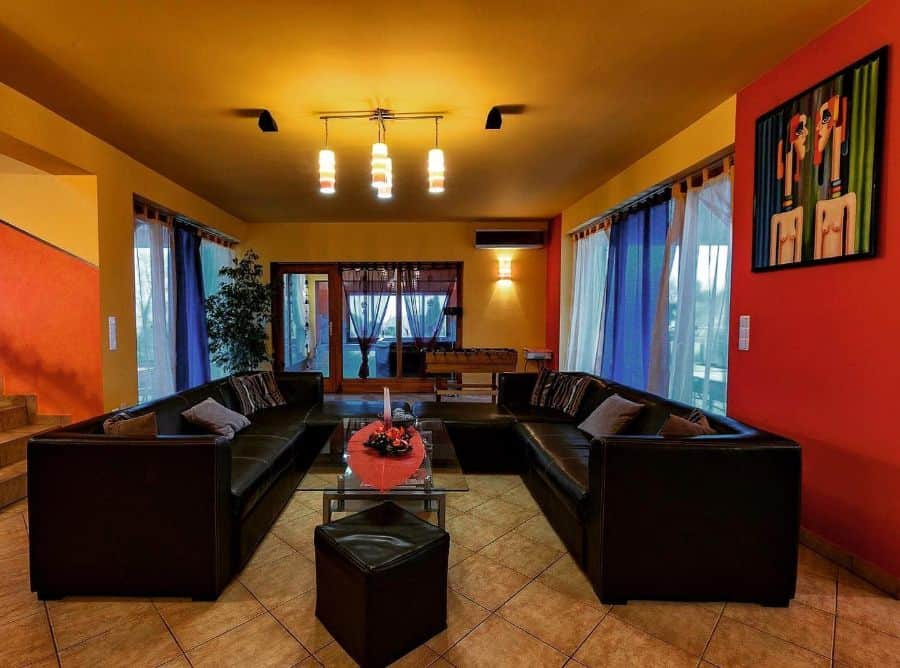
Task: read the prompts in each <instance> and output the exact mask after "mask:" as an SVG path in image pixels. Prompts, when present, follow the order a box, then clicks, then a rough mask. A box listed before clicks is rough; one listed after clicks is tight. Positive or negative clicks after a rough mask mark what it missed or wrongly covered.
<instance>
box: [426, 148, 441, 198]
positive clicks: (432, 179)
mask: <svg viewBox="0 0 900 668" xmlns="http://www.w3.org/2000/svg"><path fill="white" fill-rule="evenodd" d="M428 192H430V193H442V192H444V152H443V151H442V150H441V149H439V148H433V149H431V150H430V151H428Z"/></svg>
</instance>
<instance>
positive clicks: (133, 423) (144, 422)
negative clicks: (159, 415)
mask: <svg viewBox="0 0 900 668" xmlns="http://www.w3.org/2000/svg"><path fill="white" fill-rule="evenodd" d="M103 433H104V434H106V435H107V436H159V428H158V427H157V426H156V413H145V414H144V415H138V416H137V417H131V416H130V415H129V414H128V413H116V414H115V415H113V416H112V417H111V418H107V419H106V420H104V421H103Z"/></svg>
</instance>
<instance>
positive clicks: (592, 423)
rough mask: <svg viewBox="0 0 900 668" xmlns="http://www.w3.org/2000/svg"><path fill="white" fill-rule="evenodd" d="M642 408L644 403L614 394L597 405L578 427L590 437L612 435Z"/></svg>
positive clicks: (626, 424)
mask: <svg viewBox="0 0 900 668" xmlns="http://www.w3.org/2000/svg"><path fill="white" fill-rule="evenodd" d="M643 408H644V404H639V403H635V402H634V401H628V399H624V398H623V397H620V396H619V395H618V394H614V395H612V396H611V397H609V398H608V399H606V400H605V401H604V402H603V403H602V404H600V405H599V406H597V408H595V409H594V412H593V413H591V414H590V415H588V416H587V418H585V420H584V422H582V423H581V424H580V425H578V428H579V429H580V430H581V431H583V432H586V433H588V434H590V436H591V437H592V438H603V437H604V436H612V435H613V434H618V433H619V432H620V431H622V430H623V429H624V428H625V427H626V426H628V423H629V422H631V421H632V420H633V419H634V418H635V417H637V415H638V413H640V412H641V410H642V409H643Z"/></svg>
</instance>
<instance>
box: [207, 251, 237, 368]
mask: <svg viewBox="0 0 900 668" xmlns="http://www.w3.org/2000/svg"><path fill="white" fill-rule="evenodd" d="M233 260H234V251H233V250H231V248H229V247H228V246H225V245H224V244H221V243H218V242H216V241H211V240H209V239H206V238H204V239H201V241H200V265H201V267H202V268H203V290H204V293H205V296H206V297H209V296H211V295H214V294H216V293H217V292H218V291H219V288H220V287H221V286H222V281H223V280H224V279H223V277H222V276H220V275H219V270H220V269H221V268H222V267H229V266H231V264H232V261H233ZM209 368H210V378H211V379H213V380H215V379H216V378H224V377H225V376H227V375H228V373H227V372H226V371H225V369H224V368H223V367H220V366H218V365H217V364H213V363H212V361H210V364H209Z"/></svg>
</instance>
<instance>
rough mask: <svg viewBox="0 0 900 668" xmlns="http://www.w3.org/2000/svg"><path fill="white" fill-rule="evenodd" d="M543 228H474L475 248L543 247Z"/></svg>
mask: <svg viewBox="0 0 900 668" xmlns="http://www.w3.org/2000/svg"><path fill="white" fill-rule="evenodd" d="M545 234H546V233H545V232H544V230H475V248H485V249H490V248H543V247H544V242H545Z"/></svg>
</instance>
